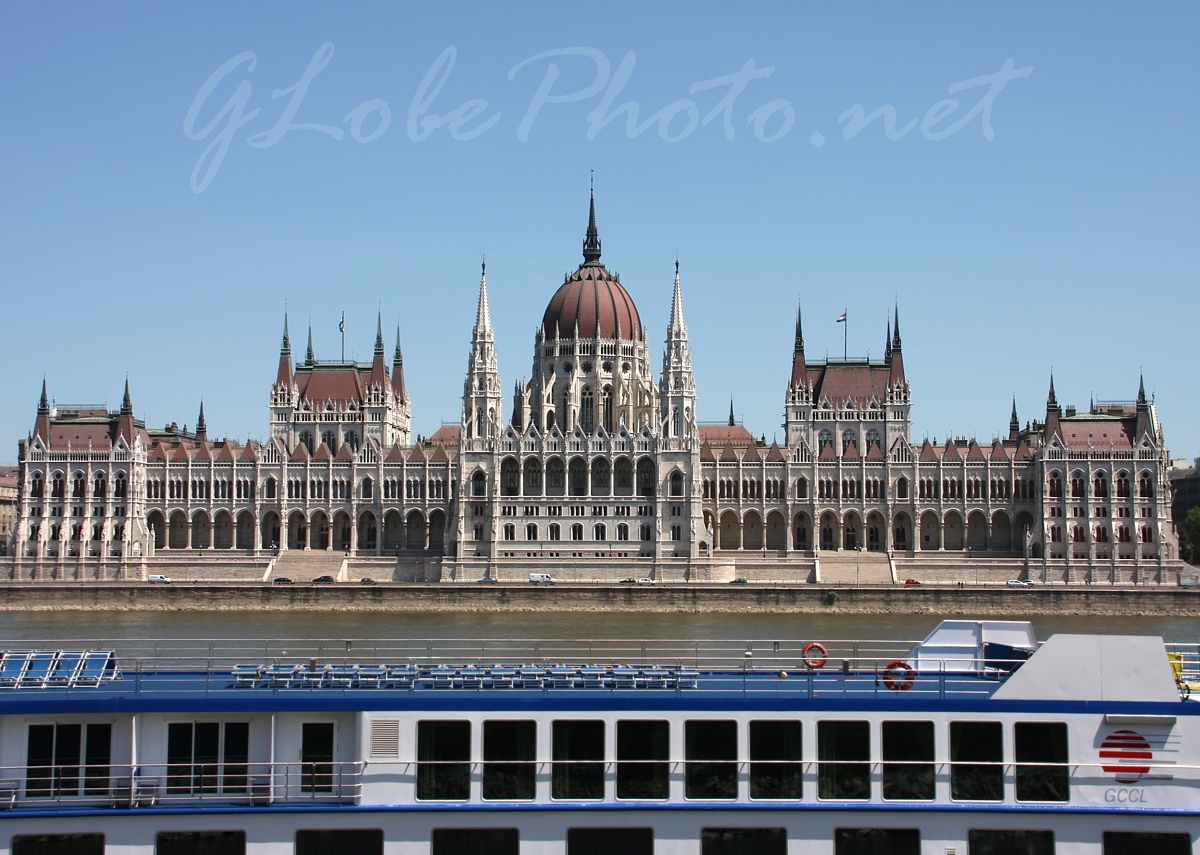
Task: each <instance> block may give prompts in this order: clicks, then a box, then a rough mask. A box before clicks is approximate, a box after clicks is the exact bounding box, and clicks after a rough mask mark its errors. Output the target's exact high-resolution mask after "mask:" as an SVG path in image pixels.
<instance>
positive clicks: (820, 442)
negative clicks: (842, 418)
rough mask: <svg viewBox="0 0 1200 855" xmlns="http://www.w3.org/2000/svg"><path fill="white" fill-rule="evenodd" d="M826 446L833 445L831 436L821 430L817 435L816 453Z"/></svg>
mask: <svg viewBox="0 0 1200 855" xmlns="http://www.w3.org/2000/svg"><path fill="white" fill-rule="evenodd" d="M827 445H828V446H832V445H833V434H832V433H830V432H829V431H827V430H823V431H821V432H820V433H819V434H817V452H818V453H819V452H821V451H823V450H824V449H825V446H827Z"/></svg>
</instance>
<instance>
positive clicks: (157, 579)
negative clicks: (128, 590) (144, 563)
mask: <svg viewBox="0 0 1200 855" xmlns="http://www.w3.org/2000/svg"><path fill="white" fill-rule="evenodd" d="M146 581H147V582H149V583H150V584H151V585H155V584H158V585H170V584H171V577H170V576H164V575H162V574H161V573H151V574H150V575H149V576H147V577H146Z"/></svg>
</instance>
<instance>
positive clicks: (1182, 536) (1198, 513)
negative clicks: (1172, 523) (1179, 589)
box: [1179, 508, 1200, 564]
mask: <svg viewBox="0 0 1200 855" xmlns="http://www.w3.org/2000/svg"><path fill="white" fill-rule="evenodd" d="M1179 551H1180V553H1181V554H1182V555H1183V556H1184V557H1186V559H1187V560H1188V561H1191V562H1192V563H1193V564H1194V563H1196V562H1197V561H1198V560H1200V508H1192V509H1191V510H1190V511H1188V513H1187V516H1186V517H1184V518H1183V523H1182V524H1181V525H1180V526H1179Z"/></svg>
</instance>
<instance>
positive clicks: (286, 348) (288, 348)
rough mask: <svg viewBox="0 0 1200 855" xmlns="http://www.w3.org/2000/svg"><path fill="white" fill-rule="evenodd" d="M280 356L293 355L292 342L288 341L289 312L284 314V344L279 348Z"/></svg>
mask: <svg viewBox="0 0 1200 855" xmlns="http://www.w3.org/2000/svg"><path fill="white" fill-rule="evenodd" d="M279 355H280V356H291V355H292V342H291V341H290V340H289V339H288V316H287V312H284V313H283V344H282V345H280V347H279Z"/></svg>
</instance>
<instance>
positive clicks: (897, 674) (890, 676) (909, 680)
mask: <svg viewBox="0 0 1200 855" xmlns="http://www.w3.org/2000/svg"><path fill="white" fill-rule="evenodd" d="M916 681H917V672H916V671H914V670H913V668H912V666H911V665H909V664H908V663H907V662H905V661H904V660H903V659H897V660H896V661H894V662H889V663H888V664H887V667H886V668H884V669H883V685H885V686H887V687H888V688H889V689H891V690H892V691H893V692H907V691H908V690H909V689H911V688H912V687H913V683H915V682H916Z"/></svg>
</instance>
